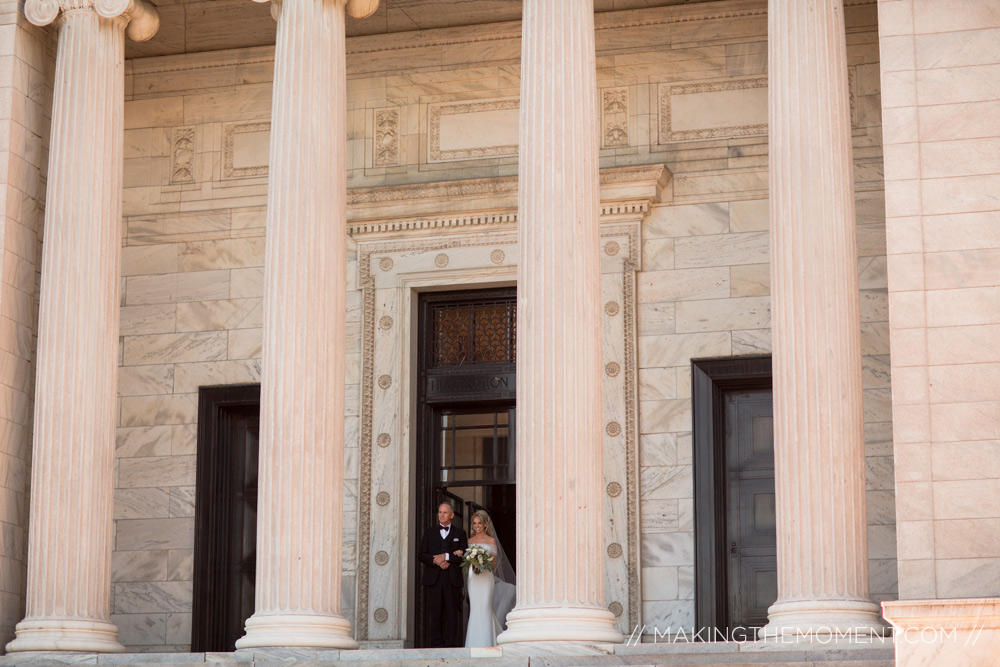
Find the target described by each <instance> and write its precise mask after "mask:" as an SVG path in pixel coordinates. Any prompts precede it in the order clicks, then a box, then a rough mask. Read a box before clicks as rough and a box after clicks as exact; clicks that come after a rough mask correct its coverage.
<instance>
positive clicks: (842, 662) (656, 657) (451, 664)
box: [0, 639, 894, 667]
mask: <svg viewBox="0 0 1000 667" xmlns="http://www.w3.org/2000/svg"><path fill="white" fill-rule="evenodd" d="M893 653H894V651H893V645H892V639H881V640H877V641H876V642H865V643H836V644H807V645H804V644H784V645H782V644H775V643H771V642H683V643H663V644H639V645H636V646H626V645H617V646H610V645H608V646H590V647H581V646H579V645H573V646H559V645H547V646H539V645H535V646H529V647H521V646H505V647H500V648H493V649H464V648H455V649H363V650H358V651H316V650H305V649H269V650H248V651H237V652H235V653H131V654H114V655H112V654H100V655H98V654H92V653H91V654H82V653H76V654H66V653H34V654H28V653H15V654H11V655H6V656H4V657H2V658H0V667H14V666H23V667H48V666H53V667H65V666H66V665H119V666H125V665H128V666H133V665H136V666H138V665H143V666H146V667H189V666H194V665H199V666H201V667H206V664H208V663H215V665H214V667H619V666H634V667H661V666H662V667H695V666H698V667H713V666H719V667H722V666H725V667H799V666H801V665H821V666H823V667H892V666H893V665H894V656H893Z"/></svg>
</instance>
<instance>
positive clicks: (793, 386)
mask: <svg viewBox="0 0 1000 667" xmlns="http://www.w3.org/2000/svg"><path fill="white" fill-rule="evenodd" d="M768 23H769V24H768V35H769V38H768V62H769V68H770V71H769V77H770V80H769V93H768V94H769V107H770V118H769V121H770V130H769V133H770V197H771V302H772V329H773V341H774V346H773V349H774V353H773V368H774V439H775V442H774V449H775V475H776V479H775V490H776V504H777V508H776V510H777V533H778V535H777V540H778V600H777V602H775V603H774V605H772V606H771V608H770V610H769V611H768V619H769V623H768V625H767V627H766V628H765V629H764V634H765V635H772V634H779V633H785V634H795V633H803V634H809V635H812V634H826V633H829V632H833V631H847V630H854V631H858V632H864V633H869V632H876V631H879V630H880V629H881V626H880V625H879V623H878V607H877V606H876V605H875V604H873V603H872V602H871V601H869V600H868V548H867V539H866V525H865V524H866V522H865V473H864V437H863V432H862V424H863V419H862V393H861V341H860V316H859V304H858V279H857V250H856V245H855V232H854V226H855V218H854V186H853V180H852V173H851V171H852V158H851V134H850V111H849V106H848V97H847V53H846V44H845V34H844V18H843V2H842V0H770V4H769V6H768Z"/></svg>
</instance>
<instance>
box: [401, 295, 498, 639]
mask: <svg viewBox="0 0 1000 667" xmlns="http://www.w3.org/2000/svg"><path fill="white" fill-rule="evenodd" d="M516 313H517V305H516V291H515V290H514V288H504V289H491V290H475V291H464V292H439V293H432V294H423V295H421V296H420V299H419V315H418V334H417V345H418V378H419V380H418V382H419V389H418V399H417V402H418V405H417V408H418V410H417V421H418V423H417V443H416V459H417V460H416V467H417V480H416V481H417V484H416V490H417V493H416V498H415V502H416V512H415V513H414V514H415V517H414V518H415V527H414V529H415V531H416V532H415V533H414V534H415V535H417V536H420V535H422V534H423V533H424V531H425V530H426V529H427V528H428V526H431V525H433V523H434V521H435V519H436V512H437V506H438V505H439V504H440V503H442V502H446V501H447V502H450V503H452V505H453V506H454V507H455V519H454V521H455V522H456V523H458V525H461V526H462V527H463V528H464V529H465V530H466V532H467V533H469V532H471V526H470V522H471V518H472V514H473V513H475V512H476V511H477V510H480V509H484V510H486V511H487V512H489V514H490V517H491V518H492V519H493V523H494V525H495V527H496V529H497V536H498V538H499V539H500V542H501V544H503V545H504V552H505V553H506V554H507V556H508V558H510V559H511V564H512V565H513V566H514V567H515V568H516V567H517V564H516V562H514V559H515V558H516V548H517V543H516V539H517V534H516V526H515V516H516V507H515V499H514V496H515V479H516V474H515V468H516V463H517V461H516V454H515V452H516V447H515V435H514V434H515V426H516V422H517V410H516V407H515V398H516V395H515V394H516V377H515V366H516V362H517V359H516V332H517V322H516ZM413 562H414V563H415V567H421V566H420V565H416V559H414V561H413ZM414 581H415V582H416V583H415V586H416V591H415V600H416V609H415V611H416V617H415V619H414V620H415V623H414V630H415V635H416V637H415V639H416V646H418V647H422V646H426V642H427V634H426V628H425V627H424V623H423V619H424V613H423V610H424V598H423V593H424V591H423V587H422V586H420V584H419V581H420V577H419V576H417V577H414Z"/></svg>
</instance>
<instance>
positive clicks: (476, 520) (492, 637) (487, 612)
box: [455, 510, 516, 647]
mask: <svg viewBox="0 0 1000 667" xmlns="http://www.w3.org/2000/svg"><path fill="white" fill-rule="evenodd" d="M473 544H479V545H481V546H483V547H485V548H486V550H487V551H489V552H490V553H491V554H493V571H492V572H491V571H489V570H483V571H482V572H480V573H479V574H476V573H475V571H474V570H473V569H472V568H471V567H470V568H469V570H468V574H467V575H466V576H467V577H468V579H467V580H466V590H467V591H468V592H469V626H468V629H467V631H466V634H465V645H466V646H467V647H471V646H476V647H479V646H496V645H497V635H498V634H500V632H502V631H503V629H504V627H505V625H506V620H507V613H508V612H509V611H510V610H511V609H513V608H514V594H515V591H516V587H515V581H514V570H513V568H511V566H510V565H509V564H508V563H507V560H506V558H505V557H504V553H503V548H502V547H501V546H500V543H499V542H498V541H497V538H496V531H495V530H494V529H493V522H492V521H491V520H490V515H489V514H487V513H486V512H485V511H484V510H479V511H477V512H476V513H475V514H473V515H472V535H471V536H470V537H469V546H472V545H473ZM455 554H456V555H458V556H461V555H462V554H461V553H460V552H458V551H456V552H455Z"/></svg>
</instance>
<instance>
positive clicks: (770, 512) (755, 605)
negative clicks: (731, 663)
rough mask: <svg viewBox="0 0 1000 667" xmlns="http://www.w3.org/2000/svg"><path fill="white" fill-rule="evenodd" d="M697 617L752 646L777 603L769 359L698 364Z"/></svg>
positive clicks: (718, 634) (707, 627)
mask: <svg viewBox="0 0 1000 667" xmlns="http://www.w3.org/2000/svg"><path fill="white" fill-rule="evenodd" d="M692 392H693V399H694V477H695V501H694V502H695V600H696V601H695V614H696V622H697V626H698V628H699V629H704V631H706V632H708V633H710V634H709V636H707V637H706V639H723V638H726V639H729V640H752V639H755V638H756V637H755V629H756V628H759V627H763V626H764V625H766V623H767V610H768V607H770V606H771V604H773V603H774V601H775V600H776V599H777V595H778V589H777V541H776V540H777V538H776V532H775V507H774V427H773V408H772V393H771V357H770V356H759V357H742V358H731V359H715V360H700V361H699V360H696V361H693V362H692Z"/></svg>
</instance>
